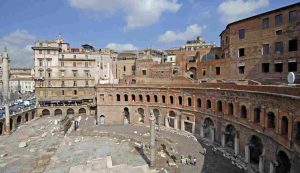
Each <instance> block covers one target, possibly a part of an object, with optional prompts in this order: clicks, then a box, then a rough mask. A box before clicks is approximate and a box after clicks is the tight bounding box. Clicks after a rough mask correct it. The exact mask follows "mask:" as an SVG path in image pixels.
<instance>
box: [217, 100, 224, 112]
mask: <svg viewBox="0 0 300 173" xmlns="http://www.w3.org/2000/svg"><path fill="white" fill-rule="evenodd" d="M217 110H218V112H222V111H223V107H222V101H218V102H217Z"/></svg>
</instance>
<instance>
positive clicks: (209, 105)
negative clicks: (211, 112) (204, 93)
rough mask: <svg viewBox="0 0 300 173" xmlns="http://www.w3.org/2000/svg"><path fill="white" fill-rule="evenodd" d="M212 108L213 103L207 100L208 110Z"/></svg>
mask: <svg viewBox="0 0 300 173" xmlns="http://www.w3.org/2000/svg"><path fill="white" fill-rule="evenodd" d="M210 108H211V101H210V100H207V101H206V109H210Z"/></svg>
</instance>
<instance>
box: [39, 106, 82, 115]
mask: <svg viewBox="0 0 300 173" xmlns="http://www.w3.org/2000/svg"><path fill="white" fill-rule="evenodd" d="M66 114H67V115H75V111H74V109H72V108H69V109H67V111H66ZM78 114H79V115H85V114H86V109H85V108H80V109H79V110H78ZM49 115H50V110H49V109H44V110H42V116H49ZM61 115H63V111H62V109H55V110H54V116H61Z"/></svg>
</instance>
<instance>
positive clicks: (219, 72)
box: [216, 67, 221, 75]
mask: <svg viewBox="0 0 300 173" xmlns="http://www.w3.org/2000/svg"><path fill="white" fill-rule="evenodd" d="M220 74H221V68H220V67H216V75H220Z"/></svg>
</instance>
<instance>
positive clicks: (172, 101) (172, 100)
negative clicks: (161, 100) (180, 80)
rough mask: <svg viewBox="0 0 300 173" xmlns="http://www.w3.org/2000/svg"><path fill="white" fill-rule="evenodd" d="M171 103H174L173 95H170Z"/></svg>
mask: <svg viewBox="0 0 300 173" xmlns="http://www.w3.org/2000/svg"><path fill="white" fill-rule="evenodd" d="M170 104H174V99H173V96H170Z"/></svg>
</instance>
